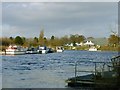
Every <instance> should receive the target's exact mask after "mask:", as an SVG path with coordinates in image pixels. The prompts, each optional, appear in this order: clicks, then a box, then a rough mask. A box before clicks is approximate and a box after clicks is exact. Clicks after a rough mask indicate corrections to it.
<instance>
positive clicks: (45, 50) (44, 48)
mask: <svg viewBox="0 0 120 90" xmlns="http://www.w3.org/2000/svg"><path fill="white" fill-rule="evenodd" d="M37 52H38V53H39V54H46V53H47V47H46V46H42V47H41V46H38V48H37Z"/></svg>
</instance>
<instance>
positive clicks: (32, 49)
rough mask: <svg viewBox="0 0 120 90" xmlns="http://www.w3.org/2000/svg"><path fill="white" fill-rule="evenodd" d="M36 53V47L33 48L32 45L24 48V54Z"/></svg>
mask: <svg viewBox="0 0 120 90" xmlns="http://www.w3.org/2000/svg"><path fill="white" fill-rule="evenodd" d="M37 53H38V52H37V49H36V48H34V47H31V48H28V49H27V50H26V54H37Z"/></svg>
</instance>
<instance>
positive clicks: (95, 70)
mask: <svg viewBox="0 0 120 90" xmlns="http://www.w3.org/2000/svg"><path fill="white" fill-rule="evenodd" d="M83 62H84V63H86V61H76V62H75V82H76V81H77V80H76V78H77V72H91V73H94V74H95V75H97V64H98V63H101V64H102V65H103V66H102V69H101V70H102V71H104V68H105V67H104V66H105V65H107V64H109V63H111V62H92V61H88V62H87V63H93V64H94V69H93V70H77V66H78V65H79V64H81V63H83ZM107 66H108V65H107Z"/></svg>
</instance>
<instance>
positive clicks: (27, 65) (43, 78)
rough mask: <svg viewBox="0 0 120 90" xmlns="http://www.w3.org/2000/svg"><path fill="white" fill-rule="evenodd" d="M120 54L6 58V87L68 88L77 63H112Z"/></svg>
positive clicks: (72, 53) (3, 79)
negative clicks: (67, 80)
mask: <svg viewBox="0 0 120 90" xmlns="http://www.w3.org/2000/svg"><path fill="white" fill-rule="evenodd" d="M117 54H118V52H102V51H101V52H99V51H98V52H89V51H64V52H63V53H50V54H26V55H16V56H7V55H3V56H2V60H1V62H2V66H1V64H0V66H1V67H2V70H1V71H0V75H2V87H3V88H66V83H65V80H66V79H68V78H70V77H74V65H75V62H76V61H85V62H88V61H110V59H111V58H112V57H113V56H116V55H117ZM87 64H88V65H89V63H87Z"/></svg>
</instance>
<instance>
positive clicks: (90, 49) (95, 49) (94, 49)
mask: <svg viewBox="0 0 120 90" xmlns="http://www.w3.org/2000/svg"><path fill="white" fill-rule="evenodd" d="M88 51H97V48H96V47H90V48H89V49H88Z"/></svg>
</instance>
